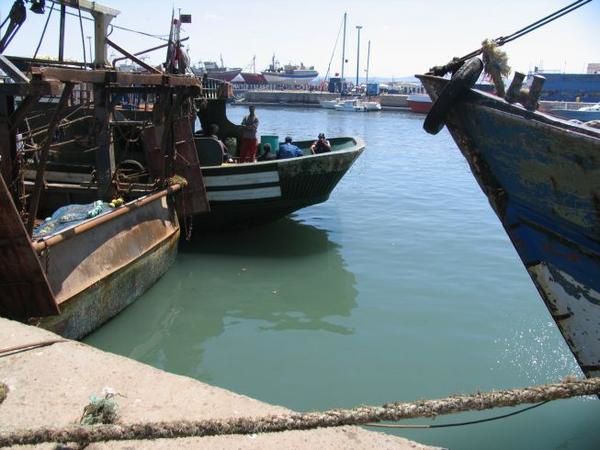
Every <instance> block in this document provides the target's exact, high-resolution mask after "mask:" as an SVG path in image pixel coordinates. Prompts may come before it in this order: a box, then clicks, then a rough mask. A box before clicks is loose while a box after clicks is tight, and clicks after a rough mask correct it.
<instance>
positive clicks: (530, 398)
mask: <svg viewBox="0 0 600 450" xmlns="http://www.w3.org/2000/svg"><path fill="white" fill-rule="evenodd" d="M594 394H595V395H598V394H600V378H591V379H584V380H576V379H571V378H568V379H565V380H564V381H562V382H560V383H553V384H546V385H540V386H533V387H527V388H522V389H510V390H501V391H493V392H487V393H480V392H478V393H475V394H470V395H456V396H451V397H446V398H442V399H438V400H419V401H416V402H412V403H400V402H396V403H388V404H385V405H382V406H360V407H357V408H352V409H332V410H327V411H322V412H308V413H290V414H282V415H269V416H263V417H240V418H226V419H208V420H198V421H177V422H155V423H135V424H123V425H94V426H79V425H73V426H69V427H66V428H39V429H35V430H20V431H14V432H10V433H3V434H0V447H2V446H11V445H36V444H40V443H44V442H61V443H66V442H76V443H79V444H86V445H87V444H89V443H92V442H102V441H117V440H138V439H164V438H182V437H201V436H217V435H231V434H253V433H270V432H279V431H288V430H309V429H315V428H324V427H339V426H345V425H366V424H369V423H375V422H381V421H398V420H401V419H413V418H417V417H436V416H439V415H444V414H452V413H458V412H465V411H481V410H485V409H490V408H496V407H507V406H517V405H520V404H525V403H529V404H533V403H540V402H546V401H550V400H558V399H564V398H571V397H577V396H586V395H594Z"/></svg>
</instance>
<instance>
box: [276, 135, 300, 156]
mask: <svg viewBox="0 0 600 450" xmlns="http://www.w3.org/2000/svg"><path fill="white" fill-rule="evenodd" d="M297 156H304V153H302V150H300V148H299V147H298V146H296V145H294V144H292V138H291V137H290V136H286V138H285V142H284V143H283V144H280V145H279V151H278V152H277V159H287V158H296V157H297Z"/></svg>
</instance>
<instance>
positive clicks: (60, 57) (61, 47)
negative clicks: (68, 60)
mask: <svg viewBox="0 0 600 450" xmlns="http://www.w3.org/2000/svg"><path fill="white" fill-rule="evenodd" d="M66 8H67V7H66V6H65V5H60V32H59V40H58V60H59V61H60V62H63V61H64V55H65V19H66V16H67V10H66Z"/></svg>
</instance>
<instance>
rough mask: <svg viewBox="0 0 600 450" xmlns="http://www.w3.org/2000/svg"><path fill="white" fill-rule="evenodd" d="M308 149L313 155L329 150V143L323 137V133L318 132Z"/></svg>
mask: <svg viewBox="0 0 600 450" xmlns="http://www.w3.org/2000/svg"><path fill="white" fill-rule="evenodd" d="M310 151H311V152H312V154H313V155H318V154H319V153H327V152H330V151H331V144H330V143H329V141H328V140H327V139H325V133H319V137H318V138H317V140H316V141H315V142H313V144H312V145H311V146H310Z"/></svg>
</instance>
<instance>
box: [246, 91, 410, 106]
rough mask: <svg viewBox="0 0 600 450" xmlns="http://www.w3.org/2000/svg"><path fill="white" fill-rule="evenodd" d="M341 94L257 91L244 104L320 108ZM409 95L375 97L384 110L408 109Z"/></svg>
mask: <svg viewBox="0 0 600 450" xmlns="http://www.w3.org/2000/svg"><path fill="white" fill-rule="evenodd" d="M338 97H339V94H332V93H330V92H321V91H295V90H286V91H268V90H255V91H247V92H245V93H244V103H245V104H252V105H281V106H314V107H319V106H320V104H319V102H320V101H321V100H334V99H336V98H338ZM407 97H408V96H407V95H401V94H391V95H380V96H377V97H373V98H372V100H376V101H379V102H380V103H381V107H382V108H383V109H408V103H407V102H406V98H407Z"/></svg>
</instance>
